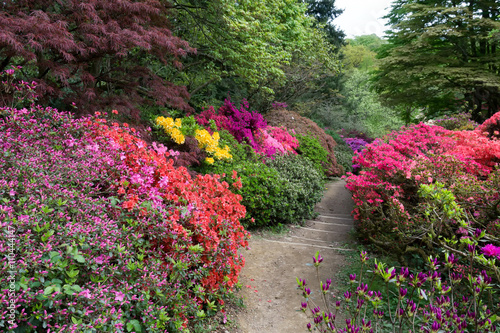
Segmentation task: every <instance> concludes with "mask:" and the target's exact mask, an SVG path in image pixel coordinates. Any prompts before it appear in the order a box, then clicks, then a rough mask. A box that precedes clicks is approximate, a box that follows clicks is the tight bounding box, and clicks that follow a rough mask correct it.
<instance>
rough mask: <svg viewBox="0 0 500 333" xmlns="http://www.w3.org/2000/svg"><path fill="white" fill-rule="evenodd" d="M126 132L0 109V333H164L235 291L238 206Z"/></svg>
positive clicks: (56, 115) (213, 180)
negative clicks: (6, 332)
mask: <svg viewBox="0 0 500 333" xmlns="http://www.w3.org/2000/svg"><path fill="white" fill-rule="evenodd" d="M133 132H134V130H133V129H129V128H128V126H127V125H126V124H124V125H123V126H119V125H118V124H112V125H111V126H107V125H106V121H105V120H104V119H90V118H85V119H82V120H74V119H72V118H71V117H70V116H69V115H68V114H66V113H62V112H58V111H56V110H54V109H51V108H42V107H33V108H31V109H22V110H17V109H12V108H3V109H0V156H1V157H0V169H1V170H2V171H3V173H2V175H0V224H1V227H2V229H3V230H4V231H5V232H2V233H1V234H0V253H1V257H2V259H1V261H0V286H1V294H0V303H2V307H3V308H4V309H7V308H8V307H11V308H12V310H9V312H3V314H2V318H1V321H0V327H3V329H4V330H9V329H17V330H21V331H23V332H38V331H41V330H43V331H49V330H50V331H54V332H71V331H99V332H117V331H125V330H126V331H129V332H130V331H135V332H140V331H155V332H166V331H168V332H174V331H178V330H183V329H184V328H186V327H187V326H188V325H191V324H192V323H195V322H196V321H197V319H200V318H201V317H203V313H202V312H200V311H201V310H202V309H203V308H204V307H205V306H208V307H209V308H213V306H214V303H213V302H214V301H216V300H218V299H220V298H221V297H224V296H225V295H226V294H227V292H228V291H229V290H231V288H232V287H233V286H234V284H235V283H236V281H237V277H238V274H239V271H240V269H241V267H242V265H243V264H244V259H243V258H242V257H241V256H240V255H239V254H238V253H237V250H238V249H239V248H240V247H242V246H247V238H248V234H247V233H246V231H245V230H244V229H243V227H242V226H241V225H240V223H239V219H240V218H243V217H244V216H245V207H244V206H242V205H241V204H240V200H241V197H240V196H238V195H235V194H233V193H231V191H230V190H229V188H228V187H229V185H228V184H227V183H224V182H222V183H221V182H219V181H218V177H216V176H209V175H206V176H198V177H196V178H191V177H190V176H189V174H188V173H187V171H186V169H184V168H179V169H176V168H174V167H173V166H172V163H173V161H171V160H167V159H166V158H167V157H168V155H169V153H168V150H167V148H165V147H164V146H162V145H157V144H155V143H153V145H152V147H148V146H147V144H146V143H145V142H144V141H142V140H140V139H139V138H137V137H136V136H135V135H134V134H133ZM235 184H236V186H238V182H236V183H235ZM200 313H201V314H202V315H201V316H200ZM197 314H198V315H197ZM198 316H199V317H198Z"/></svg>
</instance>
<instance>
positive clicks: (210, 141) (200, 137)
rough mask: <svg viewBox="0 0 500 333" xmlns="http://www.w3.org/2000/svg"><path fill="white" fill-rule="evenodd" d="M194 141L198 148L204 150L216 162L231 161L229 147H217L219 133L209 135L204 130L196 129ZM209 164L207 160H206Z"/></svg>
mask: <svg viewBox="0 0 500 333" xmlns="http://www.w3.org/2000/svg"><path fill="white" fill-rule="evenodd" d="M194 137H195V139H196V141H198V147H200V148H201V149H204V150H205V151H206V152H207V153H209V154H211V155H213V156H214V157H215V158H216V159H217V160H231V159H232V158H233V156H232V155H231V154H230V153H229V150H230V149H229V147H228V146H227V145H226V146H225V147H224V148H220V147H219V140H220V136H219V132H214V134H212V135H210V133H209V132H208V131H207V130H206V129H202V130H200V129H197V130H196V131H195V136H194ZM206 161H207V162H208V163H209V164H212V163H213V159H212V163H210V162H209V160H208V159H207V160H206Z"/></svg>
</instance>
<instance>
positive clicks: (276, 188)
mask: <svg viewBox="0 0 500 333" xmlns="http://www.w3.org/2000/svg"><path fill="white" fill-rule="evenodd" d="M233 170H234V171H236V172H237V175H238V177H241V183H242V187H241V189H239V190H235V192H236V193H237V194H240V195H241V196H242V197H243V199H242V201H241V203H242V204H243V205H244V206H245V207H246V209H247V215H246V217H245V218H244V219H243V221H242V224H243V225H244V226H245V227H247V228H254V227H265V226H272V225H278V224H279V223H281V224H290V223H300V222H302V221H303V220H304V219H308V218H311V217H313V215H314V205H315V204H316V203H317V202H319V201H320V200H321V196H322V191H323V188H324V182H323V175H322V174H321V173H320V172H318V171H316V170H315V169H314V167H313V164H312V162H311V161H309V160H308V159H306V158H303V157H301V156H297V155H288V156H278V157H276V158H275V159H274V160H268V161H267V162H266V164H263V163H262V162H259V161H240V162H239V163H236V164H233V165H229V164H225V165H218V166H216V167H214V169H213V170H211V171H213V172H215V173H218V174H220V175H221V177H222V178H221V181H226V182H228V183H229V184H231V185H232V184H234V183H235V182H236V181H237V179H238V178H235V177H234V174H233ZM231 188H234V187H233V186H231Z"/></svg>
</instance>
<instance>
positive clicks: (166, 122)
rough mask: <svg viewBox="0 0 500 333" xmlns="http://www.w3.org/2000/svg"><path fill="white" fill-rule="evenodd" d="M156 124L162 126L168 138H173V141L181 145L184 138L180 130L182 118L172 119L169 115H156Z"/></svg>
mask: <svg viewBox="0 0 500 333" xmlns="http://www.w3.org/2000/svg"><path fill="white" fill-rule="evenodd" d="M156 124H157V125H160V126H161V127H163V129H164V130H165V133H167V134H168V135H170V138H171V139H172V140H174V142H175V143H177V144H179V145H182V144H183V143H184V141H185V140H186V138H185V137H184V135H183V134H182V132H181V127H182V120H181V119H180V118H177V119H175V121H174V119H172V118H170V117H168V118H165V117H158V118H156Z"/></svg>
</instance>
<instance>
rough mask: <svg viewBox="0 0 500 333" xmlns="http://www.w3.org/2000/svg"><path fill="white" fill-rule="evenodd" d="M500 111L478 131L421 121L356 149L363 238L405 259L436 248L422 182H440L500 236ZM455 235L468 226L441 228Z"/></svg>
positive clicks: (355, 188) (350, 183)
mask: <svg viewBox="0 0 500 333" xmlns="http://www.w3.org/2000/svg"><path fill="white" fill-rule="evenodd" d="M499 117H500V113H497V114H496V115H494V116H493V118H492V119H490V120H488V121H486V122H485V124H483V125H482V126H479V127H478V128H477V129H475V130H474V131H450V130H446V129H444V128H442V127H439V126H429V125H425V124H419V125H413V126H410V127H408V128H405V129H403V130H401V131H399V132H393V133H391V134H389V135H388V136H387V138H385V139H384V140H380V139H378V140H376V141H375V142H373V143H371V144H369V145H367V146H366V148H365V149H364V150H363V151H362V152H361V153H358V154H356V155H355V157H354V160H353V162H354V164H359V165H360V166H361V168H362V171H360V173H359V175H353V174H351V175H349V176H348V177H347V178H346V181H347V188H348V189H349V190H350V191H351V192H352V194H353V199H354V201H355V209H354V217H355V219H356V221H357V223H356V226H357V231H358V233H359V236H360V238H361V240H363V241H366V242H368V243H371V244H373V245H375V246H376V247H378V248H379V249H381V250H384V251H390V252H391V253H393V254H397V255H398V256H399V258H400V259H401V260H403V256H404V255H405V254H407V253H409V252H417V253H420V254H422V255H424V252H427V254H428V253H432V247H431V246H430V245H429V243H428V240H427V235H428V233H429V228H430V224H429V221H428V218H427V216H426V215H425V214H424V211H425V207H426V206H427V204H428V203H427V202H426V200H425V199H422V198H419V197H418V195H417V192H418V189H419V187H420V185H422V184H433V183H436V182H440V183H442V184H444V186H445V187H446V188H447V189H449V190H450V191H451V193H453V194H454V195H455V196H456V198H457V202H458V204H459V205H460V206H461V207H463V208H464V209H466V210H467V212H468V213H469V215H470V216H472V217H473V218H474V221H473V226H474V227H480V228H483V229H486V230H488V231H489V232H490V233H491V234H493V235H496V236H498V235H500V219H499V216H500V214H499V213H500V211H499V209H500V204H499V203H500V193H499V190H498V189H499V188H500V181H499V180H500V170H499V169H498V162H500V141H499V140H498V139H497V137H496V136H495V131H497V129H496V128H497V127H496V126H498V121H497V120H496V119H498V118H499ZM435 232H436V233H437V234H439V235H441V236H445V237H450V236H451V235H453V234H455V233H460V232H462V231H461V229H460V227H459V226H458V224H457V223H456V221H454V220H453V219H448V220H445V221H442V224H441V225H440V226H439V228H437V229H436V230H435Z"/></svg>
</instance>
